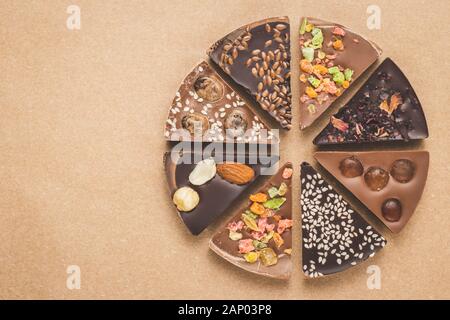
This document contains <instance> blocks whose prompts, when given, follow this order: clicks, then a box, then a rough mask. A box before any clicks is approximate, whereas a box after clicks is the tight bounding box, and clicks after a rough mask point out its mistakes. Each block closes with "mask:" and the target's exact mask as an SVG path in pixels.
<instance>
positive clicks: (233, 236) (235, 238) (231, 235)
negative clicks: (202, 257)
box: [228, 230, 242, 241]
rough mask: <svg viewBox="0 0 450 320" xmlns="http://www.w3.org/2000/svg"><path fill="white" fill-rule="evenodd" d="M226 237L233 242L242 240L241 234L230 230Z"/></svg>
mask: <svg viewBox="0 0 450 320" xmlns="http://www.w3.org/2000/svg"><path fill="white" fill-rule="evenodd" d="M228 237H229V238H230V239H231V240H233V241H238V240H241V239H242V233H240V232H236V231H233V230H230V233H229V235H228Z"/></svg>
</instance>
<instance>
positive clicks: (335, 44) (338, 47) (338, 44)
mask: <svg viewBox="0 0 450 320" xmlns="http://www.w3.org/2000/svg"><path fill="white" fill-rule="evenodd" d="M333 48H334V49H336V50H344V43H343V42H342V40H336V41H334V42H333Z"/></svg>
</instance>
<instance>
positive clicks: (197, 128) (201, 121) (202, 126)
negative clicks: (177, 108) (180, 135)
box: [181, 113, 209, 135]
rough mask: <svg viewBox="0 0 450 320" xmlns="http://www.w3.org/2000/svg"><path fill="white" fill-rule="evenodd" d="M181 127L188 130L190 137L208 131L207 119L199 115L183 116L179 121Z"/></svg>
mask: <svg viewBox="0 0 450 320" xmlns="http://www.w3.org/2000/svg"><path fill="white" fill-rule="evenodd" d="M181 125H182V126H183V128H184V129H186V130H188V131H189V132H190V133H191V135H202V134H203V133H204V132H205V131H206V130H208V129H209V121H208V118H207V117H206V116H204V115H202V114H199V113H191V114H188V115H185V116H184V117H183V118H182V119H181Z"/></svg>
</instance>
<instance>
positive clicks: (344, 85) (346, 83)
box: [342, 80, 350, 89]
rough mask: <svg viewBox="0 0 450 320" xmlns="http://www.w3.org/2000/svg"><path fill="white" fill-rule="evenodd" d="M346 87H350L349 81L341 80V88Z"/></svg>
mask: <svg viewBox="0 0 450 320" xmlns="http://www.w3.org/2000/svg"><path fill="white" fill-rule="evenodd" d="M348 87H350V82H348V81H347V80H345V81H344V82H342V88H344V89H347V88H348Z"/></svg>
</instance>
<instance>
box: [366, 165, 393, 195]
mask: <svg viewBox="0 0 450 320" xmlns="http://www.w3.org/2000/svg"><path fill="white" fill-rule="evenodd" d="M364 181H365V182H366V185H367V186H368V187H369V188H370V189H371V190H372V191H380V190H382V189H384V188H385V187H386V186H387V184H388V182H389V173H388V172H387V171H386V170H384V169H382V168H379V167H370V168H369V169H368V170H367V172H366V174H365V175H364Z"/></svg>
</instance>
